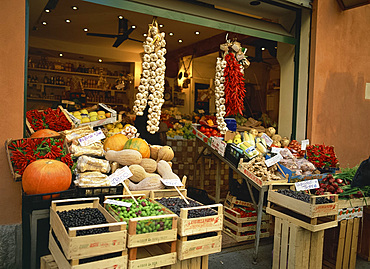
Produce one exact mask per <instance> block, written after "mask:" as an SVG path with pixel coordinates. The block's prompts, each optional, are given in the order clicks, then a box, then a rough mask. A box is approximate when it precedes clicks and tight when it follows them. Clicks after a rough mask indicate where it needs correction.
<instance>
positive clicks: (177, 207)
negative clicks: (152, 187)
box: [156, 197, 223, 236]
mask: <svg viewBox="0 0 370 269" xmlns="http://www.w3.org/2000/svg"><path fill="white" fill-rule="evenodd" d="M186 199H187V201H188V202H189V204H187V203H186V202H185V200H184V199H182V198H181V197H162V198H157V199H156V201H157V202H158V203H160V204H162V205H163V206H165V207H167V208H168V209H169V210H171V211H172V212H174V213H175V214H177V215H178V216H179V220H178V225H177V233H178V234H179V235H180V236H188V235H194V234H201V233H206V232H217V231H221V230H222V225H223V206H222V205H221V204H213V205H203V204H201V203H199V202H197V201H195V200H192V199H190V198H186Z"/></svg>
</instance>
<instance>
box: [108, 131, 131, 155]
mask: <svg viewBox="0 0 370 269" xmlns="http://www.w3.org/2000/svg"><path fill="white" fill-rule="evenodd" d="M127 140H128V138H127V136H125V135H124V134H115V135H112V136H110V137H108V138H107V139H105V141H104V150H105V151H107V150H115V151H120V150H123V147H124V145H125V144H126V142H127Z"/></svg>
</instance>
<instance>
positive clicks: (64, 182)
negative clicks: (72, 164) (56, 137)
mask: <svg viewBox="0 0 370 269" xmlns="http://www.w3.org/2000/svg"><path fill="white" fill-rule="evenodd" d="M71 182H72V172H71V170H70V169H69V167H68V166H67V165H66V164H65V163H63V162H60V161H57V160H51V159H40V160H37V161H34V162H32V163H30V164H29V165H28V166H27V167H26V169H25V170H24V173H23V176H22V187H23V190H24V192H25V193H26V194H41V193H52V192H59V191H65V190H68V188H69V186H70V185H71ZM53 197H54V195H53Z"/></svg>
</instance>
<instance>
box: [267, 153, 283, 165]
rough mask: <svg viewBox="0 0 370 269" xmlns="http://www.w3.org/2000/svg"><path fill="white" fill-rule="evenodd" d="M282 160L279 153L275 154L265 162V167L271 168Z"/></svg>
mask: <svg viewBox="0 0 370 269" xmlns="http://www.w3.org/2000/svg"><path fill="white" fill-rule="evenodd" d="M282 159H283V156H281V154H280V153H278V154H276V155H275V156H274V157H272V158H270V159H266V160H265V164H266V166H267V167H270V166H273V165H274V164H275V163H278V162H280V161H281V160H282Z"/></svg>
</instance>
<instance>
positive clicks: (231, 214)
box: [224, 206, 270, 223]
mask: <svg viewBox="0 0 370 269" xmlns="http://www.w3.org/2000/svg"><path fill="white" fill-rule="evenodd" d="M224 216H225V217H226V218H228V219H231V220H233V221H234V222H236V223H246V222H256V221H257V216H253V217H244V218H242V216H241V214H240V213H239V212H237V211H235V210H233V209H231V208H229V207H227V206H225V207H224ZM269 219H270V216H269V215H267V214H266V213H264V212H262V221H264V220H265V221H268V220H269Z"/></svg>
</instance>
